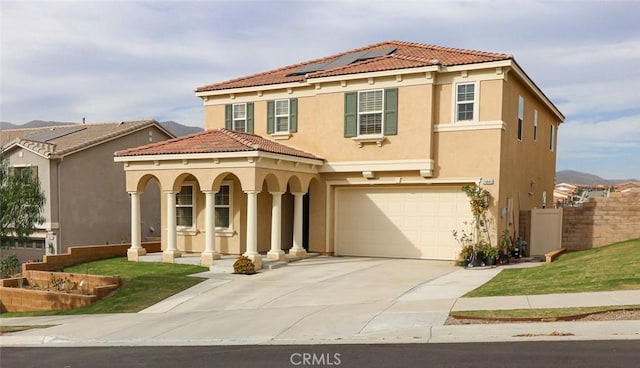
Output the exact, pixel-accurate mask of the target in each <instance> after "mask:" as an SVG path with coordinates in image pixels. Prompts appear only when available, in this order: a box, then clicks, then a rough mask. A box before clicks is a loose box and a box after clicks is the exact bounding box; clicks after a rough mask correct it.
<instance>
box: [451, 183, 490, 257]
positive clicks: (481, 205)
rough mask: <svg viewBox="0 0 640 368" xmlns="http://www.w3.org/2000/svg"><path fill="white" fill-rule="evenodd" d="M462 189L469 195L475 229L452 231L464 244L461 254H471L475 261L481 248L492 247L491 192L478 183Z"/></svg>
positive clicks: (460, 242) (461, 243)
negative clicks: (489, 216)
mask: <svg viewBox="0 0 640 368" xmlns="http://www.w3.org/2000/svg"><path fill="white" fill-rule="evenodd" d="M462 191H464V192H465V193H466V194H467V197H469V206H470V207H471V214H472V215H473V221H472V223H471V226H472V228H473V230H472V231H471V232H466V231H464V230H461V231H460V232H458V231H457V230H452V231H451V233H452V234H453V237H454V238H455V239H456V240H457V241H458V243H459V244H460V245H461V246H462V251H461V253H460V256H461V257H464V258H467V257H468V256H471V260H472V261H473V260H475V259H476V257H477V253H478V251H479V250H480V249H481V248H484V247H489V248H492V245H491V234H490V233H489V219H488V218H487V211H488V210H489V201H490V200H491V194H490V193H489V191H488V190H486V189H484V188H482V187H480V186H478V185H465V186H463V187H462Z"/></svg>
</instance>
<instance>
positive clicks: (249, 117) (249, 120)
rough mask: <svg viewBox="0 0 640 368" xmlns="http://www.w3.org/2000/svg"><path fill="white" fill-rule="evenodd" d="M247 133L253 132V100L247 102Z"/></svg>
mask: <svg viewBox="0 0 640 368" xmlns="http://www.w3.org/2000/svg"><path fill="white" fill-rule="evenodd" d="M247 133H252V134H253V102H247Z"/></svg>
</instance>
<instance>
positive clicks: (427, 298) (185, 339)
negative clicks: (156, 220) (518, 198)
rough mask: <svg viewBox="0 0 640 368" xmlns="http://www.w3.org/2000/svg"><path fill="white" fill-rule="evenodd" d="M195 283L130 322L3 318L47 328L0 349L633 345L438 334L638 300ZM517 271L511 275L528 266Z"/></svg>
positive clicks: (421, 264)
mask: <svg viewBox="0 0 640 368" xmlns="http://www.w3.org/2000/svg"><path fill="white" fill-rule="evenodd" d="M219 263H220V264H221V265H222V266H218V268H216V266H214V267H212V270H211V271H209V272H205V273H203V274H199V275H198V276H199V277H206V278H207V280H205V281H204V282H202V283H200V284H198V285H196V286H194V287H192V288H190V289H188V290H185V291H183V292H181V293H178V294H176V295H174V296H173V297H171V298H168V299H166V300H164V301H162V302H160V303H158V304H156V305H153V306H151V307H149V308H147V309H145V310H143V311H141V312H139V313H131V314H103V315H81V316H47V317H19V318H2V319H0V324H2V325H38V324H41V325H55V326H54V327H49V328H42V329H31V330H26V331H23V332H18V333H12V334H9V335H4V336H0V345H1V346H3V347H4V346H76V347H77V346H197V345H247V344H348V343H357V344H371V343H408V342H411V343H413V342H439V343H444V342H474V341H475V342H477V341H524V340H603V339H611V340H613V339H640V321H602V322H553V323H550V322H547V323H513V324H511V323H510V324H492V325H457V326H456V325H444V323H445V321H446V319H447V316H448V315H449V313H450V312H451V311H463V310H477V309H519V308H558V307H565V306H594V305H631V304H640V290H630V291H618V292H602V293H579V294H556V295H539V296H517V297H492V298H462V295H464V294H465V293H467V292H468V291H470V290H473V289H474V288H476V287H478V286H480V285H482V284H484V283H485V282H487V281H488V280H490V279H491V278H493V277H494V276H495V275H497V274H498V273H499V272H500V271H501V270H502V269H504V267H497V268H477V269H461V268H457V267H454V266H453V265H452V264H451V262H442V261H425V260H406V259H382V258H355V257H314V258H309V259H305V260H302V261H298V262H294V263H290V264H289V265H288V266H286V267H281V268H277V269H272V270H268V269H267V270H264V271H262V272H260V273H258V274H256V275H251V276H246V275H233V274H229V273H227V272H220V267H224V262H219ZM535 265H536V264H532V263H529V264H521V265H520V266H521V267H522V266H535Z"/></svg>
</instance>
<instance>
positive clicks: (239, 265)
mask: <svg viewBox="0 0 640 368" xmlns="http://www.w3.org/2000/svg"><path fill="white" fill-rule="evenodd" d="M233 272H234V273H241V274H244V275H252V274H254V273H256V266H255V265H254V264H253V262H252V261H251V259H249V257H245V256H240V257H238V259H236V261H235V262H234V263H233Z"/></svg>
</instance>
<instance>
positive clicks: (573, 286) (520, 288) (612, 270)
mask: <svg viewBox="0 0 640 368" xmlns="http://www.w3.org/2000/svg"><path fill="white" fill-rule="evenodd" d="M638 289H640V239H634V240H628V241H624V242H620V243H615V244H611V245H608V246H604V247H600V248H594V249H589V250H584V251H576V252H567V253H564V254H562V255H560V256H559V257H558V259H557V260H556V261H554V262H553V263H551V264H547V265H542V266H539V267H532V268H511V269H505V270H502V272H500V273H499V274H498V275H497V276H496V277H494V278H493V279H491V280H490V281H489V282H487V283H486V284H484V285H482V286H480V287H479V288H477V289H475V290H472V291H470V292H469V293H467V294H466V295H465V297H482V296H510V295H542V294H558V293H581V292H591V291H612V290H638Z"/></svg>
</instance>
